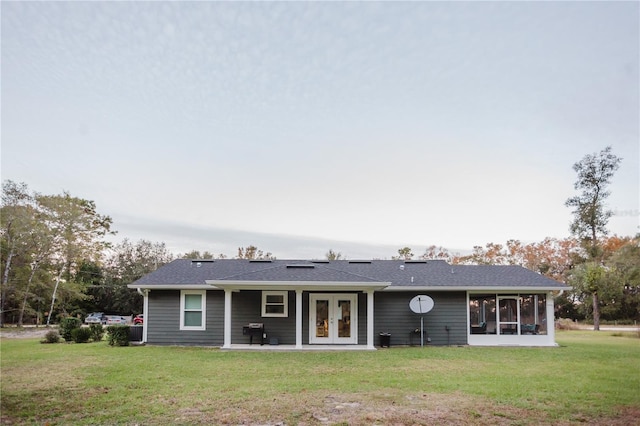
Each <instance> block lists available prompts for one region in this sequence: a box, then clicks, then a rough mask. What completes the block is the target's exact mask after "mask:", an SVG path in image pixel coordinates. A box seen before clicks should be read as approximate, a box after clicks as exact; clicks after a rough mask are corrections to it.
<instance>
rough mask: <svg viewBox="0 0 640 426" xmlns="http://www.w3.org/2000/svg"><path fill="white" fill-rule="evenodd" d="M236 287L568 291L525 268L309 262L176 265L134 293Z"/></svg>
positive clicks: (233, 261) (433, 262)
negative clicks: (322, 285)
mask: <svg viewBox="0 0 640 426" xmlns="http://www.w3.org/2000/svg"><path fill="white" fill-rule="evenodd" d="M207 281H229V282H231V281H234V282H240V281H242V282H256V283H258V282H289V283H291V282H314V281H316V282H344V283H353V282H359V283H366V282H371V283H377V282H379V283H389V282H390V283H391V287H390V289H392V288H393V287H416V288H418V287H433V288H442V289H445V288H453V287H455V288H469V289H473V288H486V287H496V288H498V287H505V288H511V287H513V288H538V289H541V290H545V289H550V290H551V289H562V288H567V289H568V288H569V287H568V286H565V285H564V284H562V283H559V282H556V281H554V280H551V279H549V278H547V277H544V276H543V275H540V274H538V273H536V272H533V271H530V270H528V269H525V268H523V267H521V266H515V265H509V266H496V265H450V264H448V263H447V262H445V261H443V260H429V261H424V262H411V261H406V262H405V261H403V260H371V261H353V260H352V261H349V260H333V261H310V260H281V259H277V260H272V261H258V262H256V261H249V260H243V259H220V260H215V261H210V260H201V261H197V260H189V259H177V260H174V261H173V262H171V263H168V264H166V265H164V266H162V267H160V268H159V269H158V270H156V271H154V272H152V273H150V274H147V275H145V276H143V277H142V278H140V279H139V280H137V281H135V282H134V283H132V284H130V287H132V288H136V287H147V286H154V287H155V286H167V288H174V287H175V288H180V287H181V286H186V285H206V284H207Z"/></svg>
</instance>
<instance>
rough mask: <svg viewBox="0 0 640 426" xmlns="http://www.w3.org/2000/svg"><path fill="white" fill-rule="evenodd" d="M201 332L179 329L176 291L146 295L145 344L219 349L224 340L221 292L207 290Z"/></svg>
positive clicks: (222, 295)
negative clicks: (147, 305)
mask: <svg viewBox="0 0 640 426" xmlns="http://www.w3.org/2000/svg"><path fill="white" fill-rule="evenodd" d="M206 299H207V317H206V325H205V327H206V329H205V330H197V331H196V330H189V331H187V330H180V291H179V290H152V291H150V292H149V312H147V317H146V318H145V321H146V323H147V342H148V343H150V344H154V345H186V346H188V345H194V346H222V343H223V340H224V292H223V291H220V290H212V291H207V296H206Z"/></svg>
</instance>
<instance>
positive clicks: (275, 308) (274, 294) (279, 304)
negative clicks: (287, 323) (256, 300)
mask: <svg viewBox="0 0 640 426" xmlns="http://www.w3.org/2000/svg"><path fill="white" fill-rule="evenodd" d="M262 316H263V317H287V316H289V309H288V304H287V292H286V291H263V292H262Z"/></svg>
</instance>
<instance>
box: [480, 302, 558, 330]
mask: <svg viewBox="0 0 640 426" xmlns="http://www.w3.org/2000/svg"><path fill="white" fill-rule="evenodd" d="M496 302H497V303H496ZM546 305H547V302H546V296H545V294H470V295H469V323H470V324H469V333H470V334H520V335H523V334H529V335H533V334H547V308H546ZM496 308H497V309H496Z"/></svg>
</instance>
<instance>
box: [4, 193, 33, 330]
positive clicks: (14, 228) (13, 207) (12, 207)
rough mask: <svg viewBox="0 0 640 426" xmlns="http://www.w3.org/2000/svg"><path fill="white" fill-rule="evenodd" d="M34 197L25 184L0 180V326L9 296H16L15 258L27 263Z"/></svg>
mask: <svg viewBox="0 0 640 426" xmlns="http://www.w3.org/2000/svg"><path fill="white" fill-rule="evenodd" d="M34 203H35V200H34V197H33V195H32V194H30V193H29V188H28V187H27V184H26V183H15V182H13V181H11V180H6V181H4V182H2V207H1V210H0V233H1V237H2V240H1V254H2V261H1V262H0V265H1V267H2V281H1V282H0V284H1V286H2V289H1V291H0V326H1V325H3V324H4V319H5V318H4V317H5V313H6V312H7V310H8V303H9V299H12V298H14V297H15V295H16V291H17V288H18V284H19V283H20V280H17V279H16V261H19V263H20V264H21V265H22V266H25V265H27V264H28V259H27V255H28V249H27V246H28V243H27V240H28V233H29V229H30V227H31V225H32V224H33V223H34V222H35V208H34Z"/></svg>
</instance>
